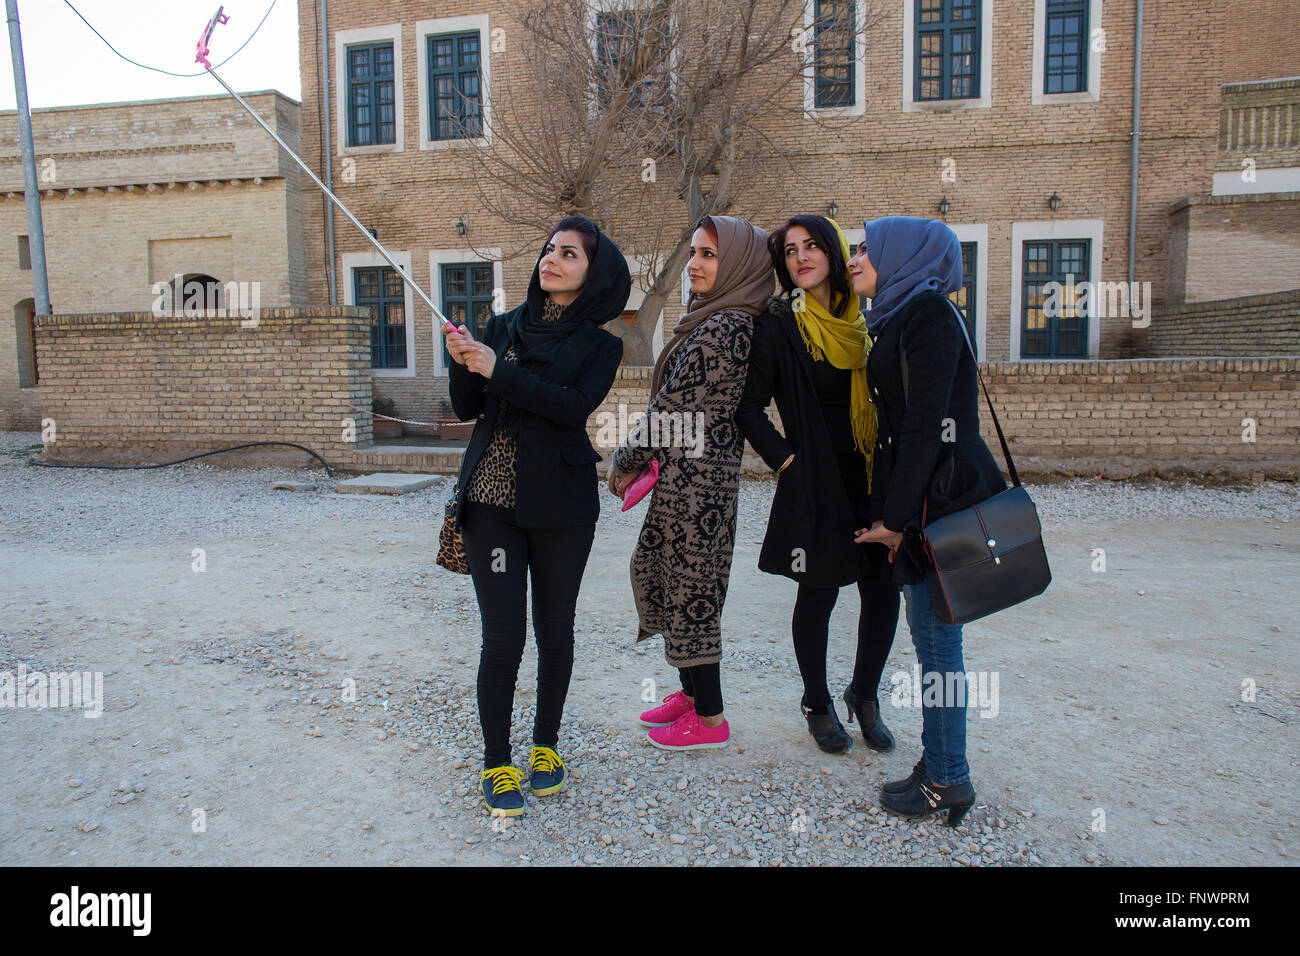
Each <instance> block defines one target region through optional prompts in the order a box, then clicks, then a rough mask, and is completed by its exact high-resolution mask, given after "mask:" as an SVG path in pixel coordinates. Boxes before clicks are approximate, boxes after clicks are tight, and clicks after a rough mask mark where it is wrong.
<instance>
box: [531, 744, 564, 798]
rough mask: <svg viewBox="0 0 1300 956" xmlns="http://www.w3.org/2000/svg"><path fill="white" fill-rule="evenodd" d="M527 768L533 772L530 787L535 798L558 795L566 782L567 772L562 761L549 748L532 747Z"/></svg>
mask: <svg viewBox="0 0 1300 956" xmlns="http://www.w3.org/2000/svg"><path fill="white" fill-rule="evenodd" d="M528 766H529V768H530V769H531V770H532V772H533V773H532V780H531V781H530V785H531V787H532V789H533V796H535V797H544V796H546V795H547V794H548V793H558V792H559V791H561V790H563V789H564V785H565V783H566V782H568V779H569V771H568V769H567V768H565V766H564V761H563V760H561V759H560V755H559V754H557V753H556V752H555V751H554V750H552V749H551V748H550V747H534V748H533V749H532V752H531V753H530V754H529V755H528Z"/></svg>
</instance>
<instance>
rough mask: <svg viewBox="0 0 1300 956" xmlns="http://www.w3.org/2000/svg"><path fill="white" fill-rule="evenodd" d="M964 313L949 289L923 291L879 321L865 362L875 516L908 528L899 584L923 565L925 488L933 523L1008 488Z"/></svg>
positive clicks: (897, 569)
mask: <svg viewBox="0 0 1300 956" xmlns="http://www.w3.org/2000/svg"><path fill="white" fill-rule="evenodd" d="M959 321H960V320H959V319H958V318H957V316H956V314H955V312H954V311H953V309H952V307H951V305H950V303H949V302H948V300H947V299H946V298H945V297H944V296H942V295H940V294H938V293H926V294H924V295H919V296H917V297H916V298H915V299H914V300H913V301H912V302H911V303H910V304H909V306H908V307H907V308H906V309H904V310H903V311H902V312H900V313H899V314H898V315H895V316H894V317H893V318H892V319H890V321H889V322H888V323H886V324H885V327H884V328H883V329H881V331H880V336H879V338H878V339H877V340H876V342H875V345H874V346H873V347H872V350H871V358H870V360H869V361H868V362H867V380H868V382H869V383H870V385H871V389H872V396H871V397H872V400H873V401H874V402H875V403H876V411H877V419H878V421H879V424H880V428H879V443H878V445H877V446H876V454H875V468H874V470H873V474H872V490H871V504H870V516H871V521H872V523H874V522H876V521H878V520H883V521H884V523H885V527H886V528H888V529H889V530H890V531H903V532H904V543H903V547H902V548H901V549H900V552H899V554H900V555H901V556H902V557H903V558H904V559H905V560H901V561H900V560H898V558H896V559H895V564H894V574H893V579H894V581H895V582H896V583H899V584H911V583H916V582H918V581H920V579H921V577H922V576H923V573H924V569H925V559H924V556H923V553H922V551H921V548H920V539H919V536H918V534H917V531H918V529H919V528H920V525H921V510H922V509H921V506H922V502H923V501H925V500H926V499H927V496H928V505H927V507H926V513H925V517H926V520H927V521H933V520H934V519H935V518H938V517H942V516H943V515H946V514H951V513H952V512H954V511H959V510H961V509H962V508H967V507H969V506H970V505H972V504H975V503H977V502H980V501H983V500H984V499H985V498H988V497H990V496H991V495H995V494H997V493H998V492H999V491H1002V490H1003V489H1005V488H1006V486H1007V484H1006V481H1005V480H1004V479H1003V477H1002V472H1001V470H1000V469H999V468H998V465H997V462H996V461H994V459H993V456H992V455H991V454H990V453H989V449H988V446H987V445H985V444H984V439H983V438H981V437H980V424H979V406H980V393H979V381H978V378H977V376H976V368H975V359H974V357H973V356H972V355H971V352H970V348H969V347H968V346H967V344H966V338H965V336H964V335H963V333H962V330H961V327H960V326H959V325H958V324H957V323H958V322H959ZM904 358H905V359H906V362H907V371H908V383H907V395H906V396H904V394H903V372H902V360H903V359H904Z"/></svg>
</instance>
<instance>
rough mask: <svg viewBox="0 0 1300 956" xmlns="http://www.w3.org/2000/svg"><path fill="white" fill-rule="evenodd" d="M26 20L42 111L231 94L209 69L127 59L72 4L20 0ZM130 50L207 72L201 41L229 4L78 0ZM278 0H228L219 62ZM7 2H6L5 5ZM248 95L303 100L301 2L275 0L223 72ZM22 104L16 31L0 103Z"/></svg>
mask: <svg viewBox="0 0 1300 956" xmlns="http://www.w3.org/2000/svg"><path fill="white" fill-rule="evenodd" d="M17 2H18V20H19V23H20V24H21V25H22V39H23V60H24V62H25V63H26V67H27V71H26V72H27V97H28V101H29V102H30V104H31V108H32V109H39V108H41V107H43V106H77V105H81V104H85V103H114V102H121V101H124V100H147V99H165V98H171V97H178V96H203V95H206V94H211V93H222V92H224V91H223V90H222V89H221V86H220V84H218V83H217V81H216V80H214V79H213V78H212V77H210V76H207V75H206V74H205V75H202V76H197V77H191V78H187V79H183V78H180V77H172V76H164V75H162V74H161V73H154V72H152V71H149V70H144V69H141V68H140V67H138V66H133V65H131V64H130V63H127V62H125V61H124V60H121V59H119V58H118V57H117V56H116V55H115V54H114V53H113V51H112V50H110V49H109V48H108V47H107V46H105V45H104V41H103V40H100V39H99V38H98V37H96V36H95V34H93V33H92V32H91V31H90V29H89V28H88V27H87V26H86V25H85V24H84V23H82V22H81V20H79V19H78V18H77V15H76V14H75V13H73V12H72V10H70V9H69V8H68V5H67V3H65V2H64V0H17ZM71 2H72V5H73V6H74V7H76V8H77V9H78V10H79V11H81V15H82V16H83V17H85V18H86V19H87V20H89V21H90V22H91V23H92V24H94V26H95V28H96V29H97V30H99V32H100V33H102V34H103V35H104V37H105V38H106V39H107V40H108V41H109V42H110V43H112V44H113V46H115V47H116V48H117V49H118V50H119V51H120V52H121V53H122V54H123V55H125V56H128V57H130V58H131V59H133V60H138V61H139V62H141V63H144V64H147V65H149V66H154V67H158V68H160V69H164V70H170V71H172V72H173V73H195V72H201V71H202V69H203V68H202V67H201V66H199V65H198V64H197V63H195V62H194V53H195V44H196V43H197V42H198V39H199V37H200V36H201V35H202V33H203V28H204V27H205V26H206V25H207V21H208V20H209V19H210V18H211V17H212V15H213V14H214V13H216V11H217V7H218V6H222V5H223V4H221V3H220V2H219V0H71ZM271 2H272V0H227V2H226V3H225V4H224V6H225V12H226V14H227V15H228V16H229V17H230V22H229V23H226V24H224V25H222V26H218V27H217V28H216V31H215V32H214V33H213V37H212V42H211V47H210V48H211V51H212V52H211V54H210V56H209V59H210V60H211V62H212V65H213V66H214V67H215V66H216V65H217V64H218V63H220V62H221V60H223V59H225V58H226V57H228V56H230V54H232V53H234V52H235V50H236V49H237V48H238V47H239V45H240V44H241V43H243V42H244V41H245V40H246V39H248V37H249V35H250V34H251V33H252V32H253V30H254V29H255V28H256V27H257V24H258V21H259V20H261V19H262V16H263V14H265V13H266V11H267V8H268V7H270V6H271ZM2 9H3V7H0V10H2ZM217 72H218V73H219V74H220V75H221V77H222V79H224V80H225V81H226V82H227V83H229V84H230V85H231V86H232V87H233V88H234V89H236V90H238V91H239V92H241V93H245V92H253V91H256V90H270V89H274V90H279V91H280V92H281V93H283V94H285V95H286V96H289V97H292V98H293V99H295V100H301V99H302V84H301V81H300V79H299V73H298V3H297V0H275V7H274V9H272V11H271V15H270V16H269V17H267V19H266V23H264V24H263V25H262V29H261V31H260V32H258V34H257V36H256V37H254V38H253V41H252V42H251V43H249V44H248V46H246V47H245V48H244V50H243V52H241V53H240V54H239V55H238V56H236V57H235V58H234V59H233V60H231V61H230V63H228V64H227V65H226V66H224V67H222V68H220V69H219V70H218V71H217ZM14 104H15V94H14V81H13V60H12V58H11V56H10V52H9V35H8V31H7V30H6V31H5V33H4V35H3V37H2V38H0V109H5V110H12V109H13V108H14Z"/></svg>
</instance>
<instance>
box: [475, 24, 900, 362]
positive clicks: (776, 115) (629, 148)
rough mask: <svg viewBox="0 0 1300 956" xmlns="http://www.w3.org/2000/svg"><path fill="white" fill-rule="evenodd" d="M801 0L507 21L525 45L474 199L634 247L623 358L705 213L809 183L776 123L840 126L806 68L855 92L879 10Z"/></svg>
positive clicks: (526, 219) (648, 353)
mask: <svg viewBox="0 0 1300 956" xmlns="http://www.w3.org/2000/svg"><path fill="white" fill-rule="evenodd" d="M808 7H809V4H808V2H806V0H603V2H600V3H592V2H590V0H533V2H531V3H529V4H528V7H527V9H526V10H524V11H523V12H522V13H521V14H520V17H519V21H518V23H517V24H516V25H515V26H514V27H513V28H512V29H511V30H510V31H509V33H510V34H512V35H513V36H514V37H515V38H516V42H517V44H518V46H517V47H516V50H517V57H516V59H515V60H513V61H511V63H510V65H509V68H508V69H505V70H502V71H498V72H499V73H500V76H499V78H497V79H496V80H495V81H494V88H493V90H492V91H491V97H490V102H491V104H492V109H493V110H494V113H493V115H492V116H491V118H490V125H491V141H490V143H488V144H486V145H484V146H482V147H481V148H477V149H474V150H471V151H470V156H471V158H472V163H473V166H474V172H475V181H476V183H477V187H476V189H477V195H476V197H475V198H476V201H477V202H478V203H479V204H481V206H482V207H483V208H484V209H485V210H486V211H487V212H489V213H490V214H492V215H494V216H496V217H498V218H500V219H501V220H503V221H504V222H507V223H511V224H514V225H519V226H524V227H528V228H529V229H530V231H531V230H535V231H536V233H538V234H540V233H542V232H544V231H545V229H546V228H547V227H548V226H549V225H550V224H552V223H553V222H554V221H555V219H556V218H558V217H559V216H562V215H571V214H578V215H584V216H587V217H588V218H590V219H592V220H594V221H596V222H598V223H600V224H601V225H602V227H603V228H605V229H607V230H609V231H611V234H613V235H615V236H616V238H618V239H619V241H620V244H621V245H622V246H623V248H624V250H625V251H626V252H628V253H629V254H633V255H637V256H638V258H639V259H640V261H641V262H642V264H643V266H644V271H643V275H644V279H643V288H644V291H645V299H644V301H643V303H642V305H641V307H640V309H639V310H638V312H637V316H636V320H635V323H634V325H632V326H631V327H621V328H616V329H615V331H617V332H620V333H621V334H623V336H624V355H625V361H626V362H627V363H628V364H643V365H644V364H651V363H652V362H653V361H654V354H653V349H652V346H651V342H652V341H653V336H654V331H655V325H656V323H657V322H658V316H659V313H660V311H661V310H662V308H663V306H664V304H665V302H666V301H667V298H668V296H669V295H670V294H671V293H672V291H673V290H674V289H675V288H676V287H677V284H678V282H679V281H680V275H681V270H682V268H683V266H684V265H685V261H686V258H687V254H688V251H689V246H690V238H691V235H692V233H693V232H694V229H695V225H696V223H698V222H699V220H700V218H701V217H703V216H706V215H711V214H728V215H743V216H747V217H750V218H755V217H756V216H757V215H758V214H760V213H763V212H767V213H769V214H773V213H775V212H778V211H780V210H782V209H783V208H788V206H787V197H789V196H790V195H792V194H793V193H794V192H795V191H796V190H797V191H799V192H806V191H807V189H808V187H809V186H811V185H814V181H815V179H816V175H815V173H814V172H812V171H810V170H808V169H803V168H800V165H799V164H798V163H796V162H793V161H791V160H790V159H789V158H788V157H787V156H786V152H787V150H783V149H782V148H780V145H779V143H778V142H777V140H776V137H777V136H778V135H779V133H777V132H776V131H778V130H779V129H780V128H781V126H782V122H781V121H782V120H783V119H786V118H787V117H789V116H792V115H793V116H797V117H799V118H800V121H801V122H802V123H804V124H806V125H805V128H811V129H814V130H816V131H817V133H818V135H827V134H829V135H835V134H836V133H837V131H839V130H840V129H841V128H842V127H843V125H844V122H845V121H844V120H841V119H836V118H832V119H826V118H824V117H821V116H816V115H813V114H809V113H806V112H805V108H804V79H805V76H809V77H811V76H812V75H813V68H814V65H815V64H816V65H820V66H821V67H822V68H820V69H818V70H817V76H818V77H819V80H818V81H817V83H818V90H817V96H818V97H819V98H824V99H825V100H827V101H828V102H829V103H830V104H831V105H834V104H835V102H836V100H837V97H843V96H844V95H845V93H846V92H847V93H848V94H850V95H851V91H852V88H853V82H852V75H851V72H850V71H851V70H852V69H860V68H861V66H860V63H859V64H858V65H856V66H855V65H852V64H854V62H855V56H854V49H855V44H861V43H862V42H864V41H863V37H864V36H865V34H866V32H867V30H868V29H869V27H870V25H871V24H873V23H874V22H876V20H877V19H878V17H879V14H873V15H869V16H868V17H867V18H866V21H867V22H857V17H856V10H857V7H856V4H855V3H854V0H822V2H820V3H817V4H816V5H815V7H813V9H816V10H817V11H818V16H817V19H816V21H815V22H813V21H811V19H810V17H809V16H807V15H806V13H807V10H808ZM837 70H838V73H837V72H836V71H837ZM786 125H787V128H789V127H788V123H787V124H786ZM810 173H811V175H810ZM674 208H675V209H677V210H679V214H678V215H671V214H670V211H671V210H672V209H674ZM533 242H534V236H533V235H529V236H527V237H521V242H520V246H519V249H523V248H525V247H527V246H531V245H532V244H533ZM516 251H518V250H516Z"/></svg>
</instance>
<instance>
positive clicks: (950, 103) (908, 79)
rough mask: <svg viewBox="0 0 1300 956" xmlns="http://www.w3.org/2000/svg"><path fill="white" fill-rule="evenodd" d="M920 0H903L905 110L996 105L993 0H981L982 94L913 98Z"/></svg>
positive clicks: (937, 109) (933, 109) (964, 108)
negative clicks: (947, 97) (925, 98)
mask: <svg viewBox="0 0 1300 956" xmlns="http://www.w3.org/2000/svg"><path fill="white" fill-rule="evenodd" d="M915 69H916V0H903V112H904V113H920V112H925V111H929V112H939V113H951V112H956V111H957V110H972V109H987V108H989V107H991V106H992V105H993V0H980V95H979V96H978V97H975V98H973V99H968V100H921V101H919V102H918V101H917V100H915V99H913V96H914V91H915V89H916V83H915V82H914V77H913V75H912V73H913V71H914V70H915Z"/></svg>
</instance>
